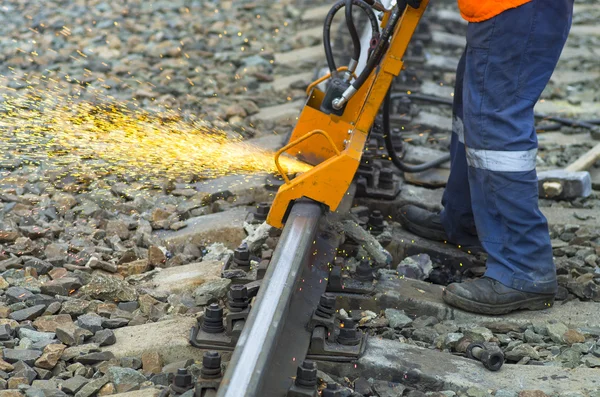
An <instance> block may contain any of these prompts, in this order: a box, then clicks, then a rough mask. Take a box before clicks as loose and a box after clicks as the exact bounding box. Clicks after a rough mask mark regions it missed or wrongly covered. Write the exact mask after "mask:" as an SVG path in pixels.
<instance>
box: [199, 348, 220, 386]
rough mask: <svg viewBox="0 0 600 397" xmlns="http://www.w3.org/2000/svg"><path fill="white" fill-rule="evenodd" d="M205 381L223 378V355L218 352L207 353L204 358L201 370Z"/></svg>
mask: <svg viewBox="0 0 600 397" xmlns="http://www.w3.org/2000/svg"><path fill="white" fill-rule="evenodd" d="M200 373H201V374H202V377H203V378H205V379H211V378H218V377H220V376H221V355H220V354H219V353H218V352H214V351H212V352H206V353H204V356H202V368H201V370H200Z"/></svg>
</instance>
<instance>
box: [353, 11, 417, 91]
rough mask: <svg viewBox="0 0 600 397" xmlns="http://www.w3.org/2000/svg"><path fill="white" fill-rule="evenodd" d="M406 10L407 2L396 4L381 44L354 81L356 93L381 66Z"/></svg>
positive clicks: (382, 34)
mask: <svg viewBox="0 0 600 397" xmlns="http://www.w3.org/2000/svg"><path fill="white" fill-rule="evenodd" d="M405 8H406V0H399V1H398V3H396V7H394V9H393V11H392V15H390V19H389V20H388V23H387V25H386V26H385V28H384V29H383V32H382V33H381V38H380V39H379V43H377V47H375V49H374V50H373V53H372V54H371V57H370V58H369V60H368V61H367V65H366V66H365V68H364V69H363V71H362V72H361V73H360V75H359V76H358V77H357V78H356V80H354V82H353V83H352V88H354V90H355V91H358V89H359V88H360V87H361V86H362V85H363V84H364V83H365V81H366V80H367V78H368V77H369V76H370V75H371V72H372V71H373V70H375V68H376V67H377V65H379V62H380V61H381V57H382V56H383V54H384V53H385V50H386V49H387V46H388V40H389V39H390V37H391V35H392V33H393V32H394V29H395V27H396V24H397V23H398V20H399V19H400V17H401V16H402V13H404V9H405Z"/></svg>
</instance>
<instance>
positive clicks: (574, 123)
mask: <svg viewBox="0 0 600 397" xmlns="http://www.w3.org/2000/svg"><path fill="white" fill-rule="evenodd" d="M399 98H410V99H414V100H417V101H424V102H430V103H437V104H439V105H447V106H452V104H453V102H454V101H453V100H452V99H449V98H442V97H438V96H435V95H427V94H419V93H415V94H407V93H405V92H397V93H394V94H392V95H391V99H392V100H394V99H399ZM534 116H535V118H537V119H542V120H545V121H552V122H553V124H550V125H548V126H545V127H539V126H538V127H536V129H537V130H543V131H556V130H559V129H560V126H561V125H566V126H570V127H582V128H587V129H590V130H594V129H596V128H598V126H596V125H595V124H600V120H575V119H569V118H565V117H555V116H547V115H544V114H540V113H535V115H534Z"/></svg>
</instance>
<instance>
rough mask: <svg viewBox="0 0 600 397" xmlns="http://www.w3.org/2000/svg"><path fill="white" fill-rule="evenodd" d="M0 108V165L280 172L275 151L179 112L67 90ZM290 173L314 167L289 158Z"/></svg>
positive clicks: (165, 172)
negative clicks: (90, 98)
mask: <svg viewBox="0 0 600 397" xmlns="http://www.w3.org/2000/svg"><path fill="white" fill-rule="evenodd" d="M23 91H24V92H25V94H17V95H6V94H5V95H4V101H3V102H2V103H0V145H1V146H0V147H2V151H1V152H0V161H4V160H8V159H11V158H12V159H14V158H19V157H20V156H22V155H24V156H25V157H26V158H27V159H34V160H37V161H38V162H41V161H44V160H45V159H48V158H53V159H54V161H56V162H58V163H61V164H63V165H67V166H68V167H69V168H70V169H71V170H72V172H73V173H75V172H81V170H83V169H85V170H88V171H89V170H94V171H95V173H96V174H97V175H102V174H108V173H112V174H117V175H123V176H129V177H140V176H142V177H165V178H177V177H180V176H184V177H189V176H193V177H195V178H198V179H207V178H217V177H221V176H225V175H233V174H237V175H241V174H255V173H260V172H267V173H278V172H277V168H276V166H275V162H274V152H271V151H268V150H265V149H261V148H259V147H256V146H253V145H251V144H249V143H247V142H244V141H243V139H242V137H241V136H239V135H236V134H233V133H231V132H227V131H223V130H220V129H216V128H214V127H212V126H211V125H210V124H209V123H207V122H204V121H202V120H198V119H184V118H183V117H182V116H181V115H180V114H178V112H177V111H173V110H165V111H162V112H156V113H153V112H149V111H145V110H140V109H139V108H136V107H135V106H131V104H128V103H125V102H118V101H115V100H103V101H101V102H99V101H95V102H93V103H92V102H86V101H83V100H79V99H77V98H73V97H69V96H65V95H64V94H62V95H61V92H58V91H57V92H52V91H45V92H39V91H35V90H21V91H18V93H20V92H23ZM280 163H281V166H282V167H283V169H284V170H285V172H286V173H287V174H295V173H299V172H305V171H307V170H308V169H310V166H309V165H307V164H305V163H302V162H300V161H297V160H295V159H293V158H290V157H286V156H282V157H281V159H280Z"/></svg>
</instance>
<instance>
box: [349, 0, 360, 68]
mask: <svg viewBox="0 0 600 397" xmlns="http://www.w3.org/2000/svg"><path fill="white" fill-rule="evenodd" d="M352 1H353V0H346V26H347V27H348V32H350V37H351V38H352V46H353V47H354V53H353V55H352V59H353V60H354V61H356V62H358V58H360V37H358V32H357V31H356V26H354V19H353V17H352Z"/></svg>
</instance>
